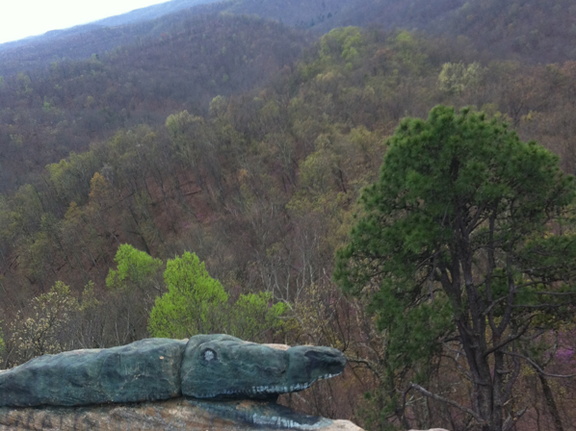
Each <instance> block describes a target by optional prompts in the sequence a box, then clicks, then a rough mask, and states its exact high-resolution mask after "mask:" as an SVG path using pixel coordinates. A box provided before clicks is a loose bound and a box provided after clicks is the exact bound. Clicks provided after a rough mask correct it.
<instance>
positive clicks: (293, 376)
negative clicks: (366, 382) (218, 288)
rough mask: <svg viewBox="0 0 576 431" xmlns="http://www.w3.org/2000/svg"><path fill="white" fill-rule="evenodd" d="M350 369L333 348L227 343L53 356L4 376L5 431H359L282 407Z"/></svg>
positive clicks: (0, 413) (162, 343)
mask: <svg viewBox="0 0 576 431" xmlns="http://www.w3.org/2000/svg"><path fill="white" fill-rule="evenodd" d="M345 364H346V359H345V357H344V355H343V354H342V353H341V352H340V351H338V350H336V349H333V348H330V347H318V346H294V347H289V346H284V345H264V344H257V343H249V342H246V341H243V340H240V339H238V338H235V337H230V336H227V335H222V334H220V335H197V336H194V337H192V338H190V339H189V340H171V339H161V338H152V339H146V340H140V341H137V342H135V343H132V344H128V345H126V346H118V347H113V348H109V349H86V350H75V351H71V352H64V353H60V354H57V355H45V356H41V357H38V358H34V359H32V360H31V361H29V362H27V363H25V364H22V365H20V366H18V367H15V368H13V369H10V370H6V371H0V430H64V431H72V430H74V431H76V430H102V431H107V430H175V431H177V430H196V431H205V430H231V431H235V430H238V431H240V430H252V429H259V430H272V429H295V430H320V431H322V430H324V431H336V430H341V431H346V430H348V431H358V430H360V428H358V427H357V426H355V425H354V424H352V423H351V422H348V421H338V420H336V421H334V420H330V419H325V418H318V417H312V416H307V415H302V414H298V413H295V412H293V411H292V410H290V409H287V408H286V407H283V406H280V405H278V404H276V403H275V402H274V401H275V400H276V398H277V397H278V395H279V394H282V393H287V392H293V391H300V390H303V389H306V388H308V387H309V386H310V385H311V384H313V383H314V382H315V381H317V380H318V379H323V378H329V377H333V376H335V375H337V374H339V373H341V372H342V370H343V369H344V366H345Z"/></svg>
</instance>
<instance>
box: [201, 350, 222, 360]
mask: <svg viewBox="0 0 576 431" xmlns="http://www.w3.org/2000/svg"><path fill="white" fill-rule="evenodd" d="M202 357H203V358H204V360H205V361H206V362H210V361H215V360H217V359H218V357H217V356H216V352H215V351H214V350H212V349H206V350H204V351H203V352H202Z"/></svg>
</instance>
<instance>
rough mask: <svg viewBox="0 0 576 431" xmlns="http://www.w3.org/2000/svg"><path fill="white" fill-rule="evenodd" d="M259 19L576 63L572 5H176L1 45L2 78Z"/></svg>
mask: <svg viewBox="0 0 576 431" xmlns="http://www.w3.org/2000/svg"><path fill="white" fill-rule="evenodd" d="M218 12H219V13H229V14H235V15H256V16H258V17H261V18H265V19H272V20H276V21H278V22H281V23H283V24H285V25H288V26H292V27H295V28H297V29H306V30H308V31H311V32H313V33H316V34H323V33H326V32H328V31H330V30H331V29H333V28H335V27H342V26H349V25H354V26H360V27H366V26H375V27H378V28H383V29H385V30H391V29H398V28H401V29H406V30H410V31H419V32H423V33H431V34H434V35H442V36H445V37H449V38H461V39H463V40H466V41H469V42H470V43H471V45H473V46H475V47H476V48H477V49H478V50H479V51H480V52H486V53H488V55H489V56H491V57H499V58H509V59H512V58H514V59H519V60H522V61H529V62H532V63H534V62H555V61H562V60H569V59H572V60H574V59H576V49H575V48H574V46H576V27H574V25H573V24H572V23H573V22H574V20H575V19H576V4H574V3H573V0H557V1H555V2H554V4H553V5H551V4H550V3H549V2H548V1H547V0H507V1H502V0H469V1H466V0H434V1H430V0H172V1H168V2H166V3H162V4H159V5H155V6H150V7H147V8H142V9H138V10H135V11H132V12H130V13H127V14H124V15H119V16H114V17H110V18H106V19H103V20H100V21H97V22H94V23H91V24H88V25H83V26H78V27H74V28H71V29H67V30H60V31H53V32H49V33H47V34H46V35H44V36H38V37H34V38H30V39H25V40H22V41H18V42H11V43H6V44H2V45H0V75H9V74H14V73H17V72H20V71H25V70H31V69H34V68H37V67H45V66H47V65H49V64H50V63H51V62H53V61H57V60H62V59H71V60H74V59H83V58H88V57H90V56H91V55H93V54H102V53H104V52H107V51H110V50H113V49H116V48H118V47H120V46H125V45H131V44H135V43H141V41H142V40H143V39H146V38H148V37H152V38H154V37H159V36H160V35H161V34H163V33H164V34H170V33H171V32H172V29H171V27H170V26H169V25H167V23H170V22H172V21H173V18H170V17H171V16H173V15H175V17H174V18H177V16H178V15H185V16H189V15H195V14H203V13H218Z"/></svg>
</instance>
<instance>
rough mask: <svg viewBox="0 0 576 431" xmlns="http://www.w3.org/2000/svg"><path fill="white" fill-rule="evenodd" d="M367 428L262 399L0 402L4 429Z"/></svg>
mask: <svg viewBox="0 0 576 431" xmlns="http://www.w3.org/2000/svg"><path fill="white" fill-rule="evenodd" d="M288 429H289V430H315V431H362V429H361V428H359V427H358V426H356V425H354V424H353V423H352V422H349V421H345V420H330V419H326V418H319V417H313V416H307V415H302V414H298V413H295V412H294V411H292V410H290V409H288V408H286V407H284V406H280V405H278V404H275V403H271V402H265V401H256V400H236V401H200V400H193V399H187V398H175V399H171V400H167V401H156V402H144V403H134V404H125V403H120V404H108V405H101V406H87V407H53V406H52V407H35V408H31V407H27V408H9V407H0V431H7V430H11V431H12V430H26V431H37V430H38V431H39V430H43V431H56V430H58V431H84V430H86V431H88V430H90V431H112V430H123V431H124V430H134V431H136V430H142V431H146V430H150V431H152V430H154V431H156V430H170V431H180V430H188V431H224V430H226V431H249V430H259V431H271V430H288Z"/></svg>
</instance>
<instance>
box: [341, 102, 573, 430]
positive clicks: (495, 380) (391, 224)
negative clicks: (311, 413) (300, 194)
mask: <svg viewBox="0 0 576 431" xmlns="http://www.w3.org/2000/svg"><path fill="white" fill-rule="evenodd" d="M388 146H389V147H388V151H387V153H386V155H385V157H384V161H383V164H382V167H381V171H380V178H379V180H378V181H377V182H376V183H375V184H373V185H371V186H370V187H368V188H366V189H365V191H364V192H363V194H362V197H361V205H362V209H363V211H362V212H361V214H360V215H359V216H358V218H357V220H356V223H355V226H354V227H353V229H352V231H351V235H350V240H349V243H348V244H347V245H346V246H345V247H344V248H342V249H341V250H340V251H339V253H338V255H337V262H336V264H337V269H336V272H335V277H336V279H337V281H339V283H340V284H341V286H342V287H343V288H344V289H346V290H347V291H349V292H352V293H354V294H356V295H360V296H367V297H369V298H370V299H371V307H372V311H373V312H374V313H376V314H377V316H378V322H379V325H380V328H381V329H382V330H384V331H385V333H386V334H387V336H388V341H387V352H386V357H387V360H388V364H387V369H386V373H387V377H388V380H387V381H388V383H389V385H388V388H387V390H388V391H389V393H388V395H387V396H388V406H389V408H390V409H391V413H396V414H398V415H399V416H400V417H403V414H404V413H405V408H406V406H405V405H404V404H402V403H401V396H400V394H404V395H403V396H404V400H405V399H406V394H407V393H408V392H409V391H411V390H418V391H420V392H422V393H424V394H425V395H427V396H430V397H433V398H435V399H436V400H442V401H445V402H447V403H448V404H450V405H452V406H456V407H458V408H459V409H460V410H462V411H464V412H466V413H467V414H468V415H469V416H470V417H471V418H472V419H473V420H475V421H476V422H477V423H478V425H479V426H480V427H481V428H482V430H485V431H488V430H490V431H496V430H499V431H500V430H503V429H509V427H510V426H511V425H512V424H513V423H514V421H515V419H517V418H518V416H519V415H520V414H521V413H522V410H523V408H524V407H526V406H522V405H517V404H516V403H510V401H511V400H513V399H515V397H516V396H517V395H518V393H517V392H515V387H517V385H516V383H517V382H518V381H519V379H520V378H521V373H520V370H521V367H522V364H536V363H539V362H540V361H539V359H538V358H537V357H536V356H535V355H534V351H528V349H527V348H526V342H527V340H532V341H534V340H535V339H536V338H538V337H542V333H543V332H542V330H556V329H558V328H559V325H560V324H561V322H562V321H565V320H567V319H569V318H571V317H570V316H572V315H573V313H572V312H573V310H574V305H575V299H576V297H575V296H574V294H576V288H575V286H574V279H575V278H574V276H575V275H576V272H575V271H576V265H575V257H576V237H575V236H574V233H573V224H572V220H570V210H571V209H573V207H572V205H573V201H574V196H575V195H574V192H575V188H574V181H573V178H572V177H571V176H569V175H566V174H564V173H563V172H562V171H561V170H560V168H559V166H558V159H557V157H556V156H555V155H553V154H552V153H550V152H549V151H547V150H546V149H544V148H543V147H541V146H539V145H538V144H536V143H534V142H522V141H521V140H520V139H519V138H518V136H517V134H516V133H515V132H513V131H512V130H510V129H509V128H508V127H507V125H506V124H505V123H503V122H501V121H499V120H489V119H487V118H486V116H485V115H484V114H483V113H477V112H474V111H472V110H471V109H463V110H461V111H460V112H456V111H455V110H454V109H452V108H449V107H445V106H437V107H435V108H433V109H432V110H431V111H430V113H429V116H428V118H427V119H426V120H421V119H415V118H407V119H404V120H403V121H402V122H401V124H400V126H399V127H398V128H397V130H396V132H395V133H394V135H393V136H392V137H391V138H390V139H389V141H388ZM549 349H552V347H549ZM442 357H444V358H447V357H450V358H451V361H452V362H451V365H452V369H454V365H456V368H457V369H461V370H462V372H461V374H460V375H458V380H456V379H454V386H455V388H459V389H454V390H455V391H459V390H460V388H462V383H461V382H462V376H464V377H465V382H466V383H465V385H466V386H465V387H466V388H467V389H466V390H468V391H469V393H470V394H471V395H470V401H469V404H468V405H463V404H457V405H456V404H455V403H453V402H452V401H451V400H449V399H447V398H444V396H442V395H439V394H433V393H432V392H431V391H429V390H427V389H426V388H425V387H424V386H425V385H426V384H427V383H429V382H430V380H431V371H432V370H433V369H436V370H438V369H440V368H433V367H434V366H438V367H440V365H439V364H440V363H441V362H440V361H441V359H440V358H442ZM433 358H434V360H432V359H433ZM540 371H543V370H542V369H540ZM423 385H424V386H423Z"/></svg>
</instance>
